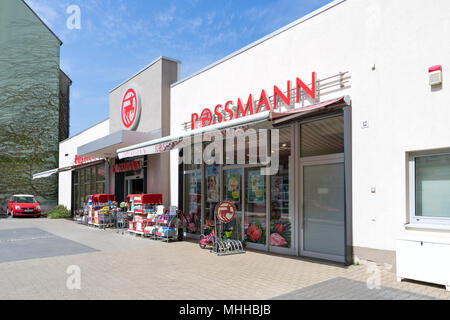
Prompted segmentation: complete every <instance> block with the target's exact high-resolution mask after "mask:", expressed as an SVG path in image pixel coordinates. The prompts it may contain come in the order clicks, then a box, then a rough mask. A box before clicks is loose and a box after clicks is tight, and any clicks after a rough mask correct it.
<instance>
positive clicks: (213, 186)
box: [205, 166, 220, 226]
mask: <svg viewBox="0 0 450 320" xmlns="http://www.w3.org/2000/svg"><path fill="white" fill-rule="evenodd" d="M205 175H206V176H205V181H206V203H205V224H206V225H209V226H210V225H212V224H214V209H215V207H216V205H217V203H218V202H219V200H220V188H219V186H220V167H219V166H210V167H206V169H205Z"/></svg>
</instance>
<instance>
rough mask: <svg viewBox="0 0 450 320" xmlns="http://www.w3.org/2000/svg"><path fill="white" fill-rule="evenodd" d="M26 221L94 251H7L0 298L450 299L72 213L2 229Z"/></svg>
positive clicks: (432, 289)
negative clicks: (134, 232) (74, 279)
mask: <svg viewBox="0 0 450 320" xmlns="http://www.w3.org/2000/svg"><path fill="white" fill-rule="evenodd" d="M20 228H35V229H40V230H43V231H46V232H49V233H51V234H52V235H54V236H55V237H60V238H64V239H67V240H59V238H54V241H58V240H59V241H69V240H70V241H73V242H75V243H77V245H80V246H81V247H83V248H92V249H93V250H95V251H92V249H90V250H89V252H84V253H80V252H73V253H75V254H71V253H70V252H69V253H67V252H66V253H64V252H63V253H62V254H65V255H59V254H60V253H58V252H54V254H53V256H47V257H40V258H33V259H26V260H21V261H10V260H11V259H10V260H9V261H6V262H1V251H0V275H1V276H0V299H202V300H205V299H271V298H273V297H277V298H280V296H281V297H283V295H285V294H290V295H292V298H295V295H298V296H297V298H302V299H303V298H305V299H306V298H308V297H309V298H310V297H311V294H312V293H317V292H323V293H322V294H316V297H315V299H334V298H335V297H336V292H340V296H343V295H344V294H349V296H348V297H349V298H351V295H353V296H358V295H359V296H365V297H370V296H372V295H376V296H377V295H379V294H380V292H387V293H386V295H385V296H384V298H383V299H395V298H397V299H398V298H401V297H405V298H408V297H410V298H427V297H433V298H438V299H450V293H449V292H446V291H445V289H443V287H441V286H436V285H429V284H422V283H416V282H411V281H408V282H401V283H398V282H396V277H395V274H393V273H392V272H391V271H389V270H386V269H385V268H382V267H381V268H378V269H376V270H377V272H374V270H375V269H374V267H373V266H370V265H363V264H361V265H358V266H349V267H343V266H341V265H337V264H332V263H326V262H319V261H314V260H308V259H303V258H302V259H300V258H294V257H286V256H279V255H273V254H267V253H260V252H253V251H249V252H247V253H245V254H239V255H232V256H223V257H217V256H215V255H213V254H211V253H209V251H208V250H201V249H200V248H199V247H198V245H197V244H196V243H193V242H187V241H184V242H173V243H169V244H167V243H161V242H157V241H152V240H149V239H141V238H139V237H134V236H130V235H126V234H125V235H122V234H117V233H116V232H115V231H113V230H106V231H103V230H98V229H93V228H89V227H86V226H82V225H78V224H75V223H73V222H71V221H67V220H48V219H0V234H1V233H2V231H3V232H5V231H8V232H11V230H12V229H20ZM1 241H2V240H1V239H0V246H3V245H4V243H1ZM70 243H72V242H70ZM72 244H73V243H72ZM71 265H76V266H79V267H80V270H81V289H80V290H69V289H67V287H66V281H67V279H68V277H69V274H67V273H66V271H67V268H68V267H69V266H71ZM377 274H379V276H380V277H379V280H380V281H379V284H380V286H381V289H379V290H378V289H376V288H375V289H371V290H370V289H368V287H367V285H366V282H367V281H368V280H369V284H374V283H377V282H376V281H375V282H374V275H377ZM336 278H337V279H336ZM347 279H349V280H354V281H357V282H353V281H348V280H347ZM327 280H331V282H324V281H327ZM320 283H322V284H321V285H320ZM314 285H315V286H314ZM309 286H312V287H309ZM317 286H319V287H317ZM305 287H309V288H306V289H303V291H302V290H299V289H302V288H305ZM320 288H322V289H320ZM323 288H332V290H324V289H323ZM394 289H396V290H394ZM320 290H322V291H320ZM355 290H356V291H355ZM386 290H387V291H386ZM397 290H401V291H397ZM404 291H406V293H405V292H404ZM355 292H357V293H358V294H355ZM415 294H417V295H415ZM377 297H378V296H377Z"/></svg>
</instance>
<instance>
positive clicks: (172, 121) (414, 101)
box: [56, 0, 450, 288]
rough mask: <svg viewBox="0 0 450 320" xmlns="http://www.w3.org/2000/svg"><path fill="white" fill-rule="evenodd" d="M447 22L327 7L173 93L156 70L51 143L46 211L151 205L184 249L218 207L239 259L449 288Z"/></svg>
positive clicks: (163, 69) (410, 12)
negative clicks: (227, 207)
mask: <svg viewBox="0 0 450 320" xmlns="http://www.w3.org/2000/svg"><path fill="white" fill-rule="evenodd" d="M449 21H450V3H447V2H444V1H430V2H427V4H424V2H423V1H420V0H413V1H388V0H367V1H364V2H362V1H356V0H336V1H333V2H331V3H330V4H328V5H326V6H325V7H323V8H321V9H319V10H317V11H315V12H312V13H311V14H309V15H307V16H305V17H303V18H301V19H299V20H297V21H295V22H293V23H291V24H290V25H288V26H286V27H284V28H282V29H280V30H278V31H276V32H274V33H272V34H270V35H268V36H267V37H265V38H263V39H260V40H258V41H256V42H255V43H252V44H250V45H248V46H247V47H245V48H242V49H241V50H239V51H237V52H235V53H232V54H231V55H229V56H227V57H225V58H223V59H221V60H219V61H217V62H216V63H214V64H212V65H210V66H208V67H206V68H204V69H202V70H200V71H198V72H197V73H195V74H193V75H192V76H189V77H187V78H185V79H182V80H179V79H178V75H179V62H177V61H174V60H172V59H167V58H160V59H158V60H156V61H155V62H154V63H152V64H150V66H149V67H147V68H145V69H144V70H142V71H141V72H139V73H137V74H136V75H134V76H133V77H131V78H130V79H129V80H127V81H125V82H124V83H123V84H121V85H119V86H118V87H117V88H115V89H113V90H112V91H111V92H110V118H109V119H108V120H107V121H105V122H102V123H100V124H98V125H97V126H95V127H93V128H91V129H89V130H87V131H85V132H83V133H80V134H79V135H78V136H75V137H72V138H71V139H69V140H66V141H65V142H64V143H62V144H61V148H66V149H64V151H61V154H62V155H61V157H60V168H59V169H56V171H61V170H63V169H64V167H66V169H65V170H71V174H68V173H65V172H60V177H61V175H64V176H65V177H66V178H64V179H60V194H61V195H60V203H62V204H66V205H67V206H68V207H71V206H72V208H73V204H74V200H73V199H79V198H83V196H85V195H86V194H87V193H89V192H90V193H93V190H94V189H95V191H96V192H97V191H100V190H105V192H108V193H114V194H115V195H116V199H117V200H119V201H121V200H123V199H124V197H125V196H126V194H129V193H135V192H147V193H153V192H157V193H163V194H164V200H165V205H175V206H178V207H180V208H181V209H182V210H183V211H184V213H185V214H186V215H187V216H188V219H189V223H188V228H187V232H188V235H189V236H190V237H193V238H198V237H199V235H200V233H201V232H202V226H203V225H204V224H208V223H211V220H213V219H214V214H213V211H214V208H215V205H216V204H217V203H218V202H220V201H223V200H228V201H231V202H233V203H234V204H235V206H236V209H237V215H236V219H235V220H234V221H233V225H232V227H233V236H234V237H236V238H239V239H241V240H245V241H246V242H247V244H248V246H249V247H251V248H255V249H258V250H261V251H269V252H275V253H281V254H286V255H293V256H308V257H314V258H320V259H327V260H332V261H338V262H341V263H346V264H350V263H352V262H353V261H354V260H355V259H356V258H359V259H368V260H372V261H376V262H381V263H387V264H390V265H392V266H394V268H395V265H396V264H397V267H398V275H399V277H411V278H414V279H417V280H424V281H430V282H436V283H443V284H446V285H450V279H448V275H449V273H448V268H450V258H449V257H450V255H449V254H448V253H449V252H450V249H449V248H450V211H449V210H450V209H449V208H450V202H449V201H450V200H449V199H450V194H449V190H450V126H448V119H449V117H450V109H449V108H448V107H447V104H448V101H450V89H449V88H448V86H447V82H448V81H449V78H448V75H447V74H448V73H447V72H445V70H446V68H447V66H449V65H450V57H449V56H448V54H447V52H449V51H450V43H449V42H448V41H444V40H445V39H446V38H447V35H448V34H450V22H449ZM130 89H131V91H130ZM130 106H132V107H131V108H130ZM139 106H141V108H139ZM139 109H140V116H139ZM136 119H137V120H136ZM135 120H136V121H138V122H135ZM130 129H131V130H130ZM211 137H212V138H211ZM240 139H241V140H240ZM239 141H240V142H242V141H244V144H242V143H239ZM231 142H233V143H231ZM211 146H213V147H211ZM69 149H70V150H69ZM61 150H62V149H61ZM65 150H69V151H65ZM75 154H76V155H77V158H75ZM66 155H67V161H68V162H67V161H66V160H64V159H65V158H63V157H66ZM205 155H206V156H205ZM79 157H88V158H89V159H87V158H81V160H79V161H81V162H83V163H72V162H71V161H75V159H80V158H79ZM211 159H212V161H211ZM65 161H66V162H65ZM86 161H88V162H87V163H86ZM102 161H103V162H102ZM102 163H103V164H102ZM102 165H103V166H104V172H105V173H104V176H105V178H103V172H102V169H98V168H101V166H102ZM94 166H96V167H95V170H94ZM67 167H70V168H69V169H67ZM86 168H90V169H89V170H90V171H89V170H88V172H89V173H86V171H84V173H83V171H82V170H86ZM77 170H79V171H80V172H79V174H78V176H76V173H75V172H76V171H77ZM94 171H95V175H94ZM93 177H94V178H93ZM69 180H70V181H69ZM83 186H84V189H83ZM87 188H89V192H87V191H86V190H87ZM93 188H94V189H93ZM68 190H71V191H70V192H69V191H68ZM76 190H84V191H76ZM64 192H65V195H64V196H62V194H63V193H64ZM75 192H79V193H78V194H79V196H76V195H75ZM82 192H84V193H83V194H82V195H81V193H82ZM76 201H78V200H76ZM405 266H407V267H405ZM446 277H447V278H446ZM449 288H450V287H449Z"/></svg>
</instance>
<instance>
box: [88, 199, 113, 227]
mask: <svg viewBox="0 0 450 320" xmlns="http://www.w3.org/2000/svg"><path fill="white" fill-rule="evenodd" d="M112 201H114V195H113V194H93V195H89V196H88V225H89V226H94V227H103V228H106V227H108V226H112V225H111V223H109V221H110V220H111V219H110V216H111V213H110V211H109V210H106V209H103V208H104V207H108V206H109V204H110V202H112ZM102 209H103V210H102Z"/></svg>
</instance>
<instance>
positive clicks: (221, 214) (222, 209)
mask: <svg viewBox="0 0 450 320" xmlns="http://www.w3.org/2000/svg"><path fill="white" fill-rule="evenodd" d="M216 216H217V219H219V220H220V221H221V222H223V223H228V222H230V221H232V220H233V219H234V217H235V216H236V206H235V205H234V203H232V202H230V201H222V202H221V203H219V204H218V205H217V206H216Z"/></svg>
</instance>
